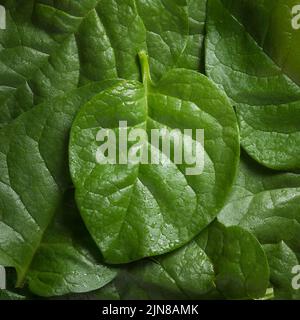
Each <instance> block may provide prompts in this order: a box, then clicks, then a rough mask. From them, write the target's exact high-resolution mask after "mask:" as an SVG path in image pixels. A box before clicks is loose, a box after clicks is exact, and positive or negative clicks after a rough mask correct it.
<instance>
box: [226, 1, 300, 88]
mask: <svg viewBox="0 0 300 320" xmlns="http://www.w3.org/2000/svg"><path fill="white" fill-rule="evenodd" d="M223 4H224V5H225V6H226V8H228V10H229V11H230V12H232V13H233V15H234V16H235V18H236V19H238V21H240V23H241V24H242V25H243V26H244V27H245V29H246V30H247V32H249V34H250V35H251V36H252V37H253V38H254V39H255V41H256V42H257V44H258V45H259V46H260V47H261V48H262V49H263V50H264V51H265V52H266V53H267V54H268V56H270V57H271V58H272V60H273V61H274V62H275V63H276V64H277V65H278V66H279V67H280V68H281V70H282V71H283V73H284V74H286V75H288V76H289V77H290V78H291V79H292V80H294V81H295V82H296V83H298V85H300V64H299V62H300V59H299V57H300V33H299V30H297V29H294V28H293V25H292V23H291V22H292V18H293V17H294V16H295V14H292V8H293V7H294V6H296V5H298V4H299V1H297V0H277V1H273V0H256V1H252V0H244V1H234V0H223ZM250 17H251V18H250Z"/></svg>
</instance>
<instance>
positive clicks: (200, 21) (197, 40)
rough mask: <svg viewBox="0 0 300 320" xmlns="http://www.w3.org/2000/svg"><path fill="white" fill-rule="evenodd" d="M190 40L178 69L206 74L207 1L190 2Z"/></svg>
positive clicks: (192, 0)
mask: <svg viewBox="0 0 300 320" xmlns="http://www.w3.org/2000/svg"><path fill="white" fill-rule="evenodd" d="M187 4H188V18H189V38H188V41H187V43H186V46H185V49H184V51H183V52H182V55H181V56H180V58H179V60H178V63H177V65H176V67H178V68H186V69H190V70H197V71H201V72H202V73H203V72H204V69H205V66H204V64H205V62H204V34H205V20H206V5H207V0H188V3H187Z"/></svg>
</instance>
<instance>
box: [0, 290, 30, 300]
mask: <svg viewBox="0 0 300 320" xmlns="http://www.w3.org/2000/svg"><path fill="white" fill-rule="evenodd" d="M24 299H26V297H23V296H21V295H19V294H16V293H14V292H11V291H9V290H0V300H24Z"/></svg>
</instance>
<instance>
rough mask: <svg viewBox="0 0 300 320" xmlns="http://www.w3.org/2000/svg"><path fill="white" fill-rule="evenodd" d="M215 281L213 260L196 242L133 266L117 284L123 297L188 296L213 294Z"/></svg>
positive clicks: (179, 297) (174, 297) (116, 281)
mask: <svg viewBox="0 0 300 320" xmlns="http://www.w3.org/2000/svg"><path fill="white" fill-rule="evenodd" d="M213 281H214V270H213V266H212V263H211V262H210V260H209V259H208V257H207V256H206V254H205V252H204V251H203V250H202V249H201V248H200V247H199V246H198V245H197V243H196V242H192V243H191V244H188V245H187V246H184V247H183V248H181V249H179V250H176V251H174V252H172V253H169V254H167V255H164V256H161V257H159V258H155V259H154V260H145V261H141V262H137V263H135V264H133V265H132V266H129V267H128V268H126V269H125V270H124V271H123V272H121V273H120V275H119V277H118V278H117V279H116V280H115V281H114V284H115V286H116V288H117V290H118V292H119V295H120V297H121V299H122V300H132V299H139V300H140V299H143V300H145V299H146V300H165V299H180V300H187V299H199V298H203V296H205V294H209V293H210V291H212V290H214V288H215V286H214V282H213ZM100 292H101V290H100Z"/></svg>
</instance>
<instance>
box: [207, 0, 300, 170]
mask: <svg viewBox="0 0 300 320" xmlns="http://www.w3.org/2000/svg"><path fill="white" fill-rule="evenodd" d="M263 2H264V1H260V2H259V3H263ZM208 3H209V4H208V13H207V15H208V20H207V31H208V34H207V38H206V71H207V74H208V75H209V77H210V78H211V79H212V80H213V81H215V82H216V83H217V84H218V85H219V87H220V88H222V89H223V90H224V91H225V92H226V93H227V95H228V96H229V97H230V98H231V100H232V103H233V104H234V106H235V107H236V111H237V116H238V119H239V125H240V129H241V144H242V146H243V148H244V149H245V150H246V151H247V153H249V154H250V155H251V157H253V158H254V159H255V160H257V161H258V162H260V163H262V164H263V165H265V166H267V167H269V168H273V169H281V170H282V169H284V170H295V169H299V168H300V156H299V155H300V150H299V146H300V127H299V123H300V122H299V118H300V87H299V85H297V84H296V83H295V82H293V81H292V80H291V79H290V78H289V77H288V75H287V74H286V73H285V71H286V70H285V68H284V67H282V64H285V63H284V62H281V64H280V63H279V65H277V64H276V63H275V62H274V61H273V60H272V59H271V58H270V56H268V55H267V53H270V51H274V48H273V49H272V48H269V47H268V44H266V46H267V47H268V48H267V49H266V52H267V53H266V52H265V51H264V49H265V46H264V43H263V42H264V41H267V39H268V37H271V36H270V33H271V30H272V29H270V33H269V32H268V30H267V27H268V24H267V25H266V26H265V29H262V30H261V34H260V38H262V39H261V40H257V41H255V40H254V38H253V37H252V36H251V35H250V34H249V33H248V31H247V30H248V25H250V28H251V26H253V25H252V23H251V22H249V20H250V19H252V15H249V12H248V11H250V12H252V14H253V11H251V10H247V9H248V7H250V8H251V5H250V3H251V2H250V1H243V2H242V3H240V4H236V1H234V2H233V1H230V0H210V1H209V2H208ZM276 3H277V2H276ZM291 3H292V2H289V4H291ZM247 4H248V7H247ZM243 6H245V7H243ZM270 7H275V8H276V10H277V11H278V10H279V9H280V8H282V9H284V12H285V8H288V7H289V6H283V1H279V2H278V8H277V4H276V5H270ZM264 9H266V7H264ZM274 10H275V9H274ZM276 10H275V11H276ZM290 10H291V8H290ZM275 11H274V12H273V11H272V13H273V14H274V15H275V16H274V17H273V16H272V15H271V16H270V19H271V20H272V19H273V18H274V19H275V20H276V21H277V20H278V17H279V16H278V12H277V11H276V12H277V14H275V13H276V12H275ZM259 12H260V11H259V10H258V11H257V15H258V17H259V18H261V15H260V14H259ZM237 14H238V16H236V15H237ZM241 16H242V17H243V19H241V21H239V20H238V19H239V17H241ZM262 16H263V18H265V16H266V15H265V14H264V10H262ZM259 18H257V19H258V20H259ZM280 18H281V17H280ZM276 21H275V22H274V23H276ZM266 23H267V22H266ZM270 23H273V22H270ZM290 25H291V24H289V27H287V28H289V29H290V28H291V27H290ZM252 29H253V28H252ZM282 32H283V31H282ZM281 34H282V37H285V39H288V38H289V32H288V33H281ZM293 34H294V33H293ZM292 40H293V41H294V40H295V46H296V48H298V44H297V41H296V39H295V38H293V39H292ZM292 40H291V41H292ZM268 41H269V40H268ZM288 41H290V40H288ZM273 43H274V46H275V45H277V43H276V42H273ZM293 43H294V42H293ZM291 45H292V42H291V44H290V46H291ZM277 53H278V55H279V56H280V54H281V53H280V50H279V51H278V52H277ZM291 54H292V53H291ZM271 56H272V57H273V56H274V60H275V61H278V59H279V58H278V56H276V57H275V55H273V53H272V55H271ZM283 56H285V54H283ZM293 64H294V63H293Z"/></svg>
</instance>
